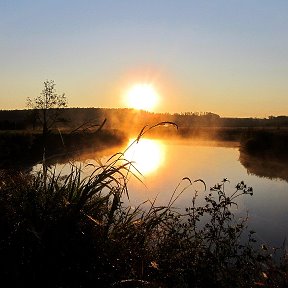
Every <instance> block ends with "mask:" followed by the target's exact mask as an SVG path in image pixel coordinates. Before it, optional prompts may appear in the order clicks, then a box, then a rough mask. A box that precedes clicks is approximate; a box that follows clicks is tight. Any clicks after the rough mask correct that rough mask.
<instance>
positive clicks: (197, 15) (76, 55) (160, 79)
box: [0, 0, 288, 117]
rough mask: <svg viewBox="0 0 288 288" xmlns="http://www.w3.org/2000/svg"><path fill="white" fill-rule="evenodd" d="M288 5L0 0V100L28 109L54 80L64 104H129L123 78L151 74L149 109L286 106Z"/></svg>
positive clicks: (2, 105)
mask: <svg viewBox="0 0 288 288" xmlns="http://www.w3.org/2000/svg"><path fill="white" fill-rule="evenodd" d="M40 2H41V3H40ZM43 2H46V3H43ZM68 4H69V5H68ZM287 11H288V2H287V1H268V0H255V1H250V0H249V1H248V0H243V1H237V2H235V1H233V3H232V1H225V0H215V1H194V0H179V1H172V0H159V1H154V0H147V1H141V2H140V1H133V0H125V1H112V0H107V1H84V2H82V1H76V0H72V1H69V2H68V1H61V3H60V2H59V1H56V0H51V1H32V0H28V1H20V0H16V1H4V2H1V3H0V19H1V25H0V31H1V38H2V40H1V45H0V50H1V53H0V63H1V70H0V76H1V77H0V109H23V108H25V103H26V98H27V97H28V96H29V97H31V98H34V97H36V96H37V95H39V93H40V92H41V90H42V88H43V82H44V81H45V80H54V81H55V83H56V88H57V91H58V92H59V93H63V92H65V93H66V96H67V99H68V104H69V106H71V107H108V108H109V107H111V108H115V107H126V106H127V105H128V103H125V102H123V93H125V91H127V89H128V88H129V87H130V86H132V85H134V84H135V83H149V84H150V83H151V84H153V85H154V86H155V89H156V90H157V92H158V94H159V95H160V99H159V102H158V106H156V107H155V112H170V113H174V112H185V111H191V112H204V111H209V112H213V113H217V114H219V115H221V116H233V117H234V116H236V117H268V116H269V115H287V114H288V111H287V107H288V82H287V79H288V38H287V30H288V16H287V15H288V14H287ZM51 15H53V21H51Z"/></svg>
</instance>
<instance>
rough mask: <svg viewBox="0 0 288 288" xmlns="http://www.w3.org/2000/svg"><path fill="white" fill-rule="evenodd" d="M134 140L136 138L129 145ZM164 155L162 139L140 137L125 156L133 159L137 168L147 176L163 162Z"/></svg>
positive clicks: (130, 159)
mask: <svg viewBox="0 0 288 288" xmlns="http://www.w3.org/2000/svg"><path fill="white" fill-rule="evenodd" d="M132 142H134V139H132V140H130V141H129V145H131V143H132ZM164 155H165V153H164V147H163V144H161V142H160V141H156V140H151V139H145V138H144V139H140V141H139V142H138V143H134V144H133V145H132V146H131V147H130V148H129V149H128V150H127V151H126V153H125V155H124V156H125V158H126V159H127V160H129V161H132V162H133V165H134V166H135V168H136V169H137V170H138V171H139V172H140V173H141V174H142V175H144V176H145V175H147V174H150V173H151V172H153V171H155V170H157V169H158V168H159V167H160V166H161V165H162V164H163V161H164ZM134 172H135V171H134Z"/></svg>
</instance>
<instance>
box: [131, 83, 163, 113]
mask: <svg viewBox="0 0 288 288" xmlns="http://www.w3.org/2000/svg"><path fill="white" fill-rule="evenodd" d="M126 99H127V104H128V106H129V107H131V108H135V109H139V110H146V111H151V110H153V109H154V107H155V105H156V104H157V102H158V99H159V95H158V94H157V92H156V90H155V88H154V87H153V85H151V84H136V85H134V86H133V87H132V88H130V89H129V90H128V92H127V94H126Z"/></svg>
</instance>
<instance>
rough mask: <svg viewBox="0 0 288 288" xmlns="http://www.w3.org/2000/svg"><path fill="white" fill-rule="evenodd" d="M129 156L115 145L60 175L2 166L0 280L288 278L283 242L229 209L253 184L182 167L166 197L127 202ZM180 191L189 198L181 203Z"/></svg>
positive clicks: (146, 283) (167, 282)
mask: <svg viewBox="0 0 288 288" xmlns="http://www.w3.org/2000/svg"><path fill="white" fill-rule="evenodd" d="M138 140H139V139H138ZM140 141H141V140H140ZM131 165H132V163H130V162H128V161H126V160H125V159H123V154H121V153H118V154H115V155H114V156H113V157H111V158H110V159H109V160H108V161H107V162H106V163H105V164H103V165H102V166H99V167H94V168H95V169H94V171H93V172H92V173H91V174H90V175H88V176H86V177H84V176H83V174H82V172H81V171H82V170H81V167H78V168H77V167H73V166H71V169H72V170H71V171H72V172H71V173H70V174H69V175H66V176H65V175H63V176H62V175H58V174H57V173H55V171H54V172H53V170H52V171H51V170H47V167H46V166H45V165H43V168H44V169H43V170H42V171H41V172H39V173H36V174H25V173H22V172H15V171H9V170H2V171H1V173H0V227H1V234H0V277H1V283H2V287H5V286H3V285H4V284H3V283H8V284H7V285H6V287H20V286H21V287H23V286H27V287H115V288H116V287H163V288H166V287H167V288H168V287H287V285H288V279H287V272H288V271H287V267H288V266H287V257H286V251H285V250H284V248H283V250H281V249H279V250H277V249H276V250H275V249H274V250H273V249H270V248H269V247H265V246H262V247H261V244H262V243H257V242H256V240H255V239H254V237H253V236H254V233H255V232H254V231H249V229H248V228H247V225H246V224H247V223H246V220H247V215H242V217H240V216H239V215H236V214H234V212H235V211H236V210H235V209H234V208H236V206H237V199H238V198H239V197H251V196H252V194H253V189H252V188H250V187H247V186H246V185H245V184H244V183H243V182H240V183H239V184H237V185H236V187H235V188H233V189H231V185H230V184H229V181H228V180H227V179H224V180H223V181H222V182H220V183H219V184H216V185H215V186H213V187H211V188H210V189H206V184H205V182H204V181H202V180H200V179H198V180H195V181H192V180H191V179H189V178H186V177H185V178H183V179H182V181H181V182H180V183H182V184H183V183H186V184H187V186H186V187H185V188H184V189H180V185H179V186H178V187H177V188H176V189H175V191H174V192H173V191H172V194H171V199H170V201H169V203H168V204H167V206H165V207H158V206H157V205H156V202H154V203H150V205H149V207H148V208H147V206H145V208H144V205H139V206H138V207H130V206H129V205H127V204H125V203H124V201H123V198H124V196H125V197H127V196H128V197H129V191H128V189H127V177H128V175H129V174H130V173H131V170H130V168H131ZM194 182H200V183H201V182H202V184H203V190H202V191H194V188H193V187H194V186H193V185H194ZM227 190H229V192H227ZM186 191H188V192H186ZM168 192H170V191H168ZM182 193H191V202H190V203H187V207H186V209H183V210H180V209H177V207H174V206H175V201H176V200H177V199H178V198H179V197H181V194H182ZM199 197H204V198H205V202H204V204H202V205H198V198H199ZM146 204H147V203H146ZM239 217H240V218H239ZM277 253H278V255H280V259H278V261H275V260H274V258H273V256H275V254H277ZM279 253H280V254H279Z"/></svg>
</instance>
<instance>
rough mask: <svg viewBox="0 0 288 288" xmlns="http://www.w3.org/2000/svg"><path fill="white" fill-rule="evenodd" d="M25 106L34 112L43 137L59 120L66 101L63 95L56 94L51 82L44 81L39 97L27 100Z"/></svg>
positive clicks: (53, 84)
mask: <svg viewBox="0 0 288 288" xmlns="http://www.w3.org/2000/svg"><path fill="white" fill-rule="evenodd" d="M27 106H28V108H32V109H34V110H35V112H36V114H37V117H38V119H39V121H40V123H41V125H42V133H43V136H44V137H45V136H46V135H47V134H48V132H49V130H50V129H51V128H52V127H53V126H54V125H55V123H56V122H57V120H58V119H59V114H60V111H61V108H65V107H67V99H66V97H65V94H64V93H63V94H61V95H59V94H57V93H56V89H55V83H54V81H53V80H46V81H45V82H44V88H43V90H42V92H41V93H40V95H39V96H37V97H36V98H34V99H33V100H32V99H31V98H30V97H28V98H27Z"/></svg>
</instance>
